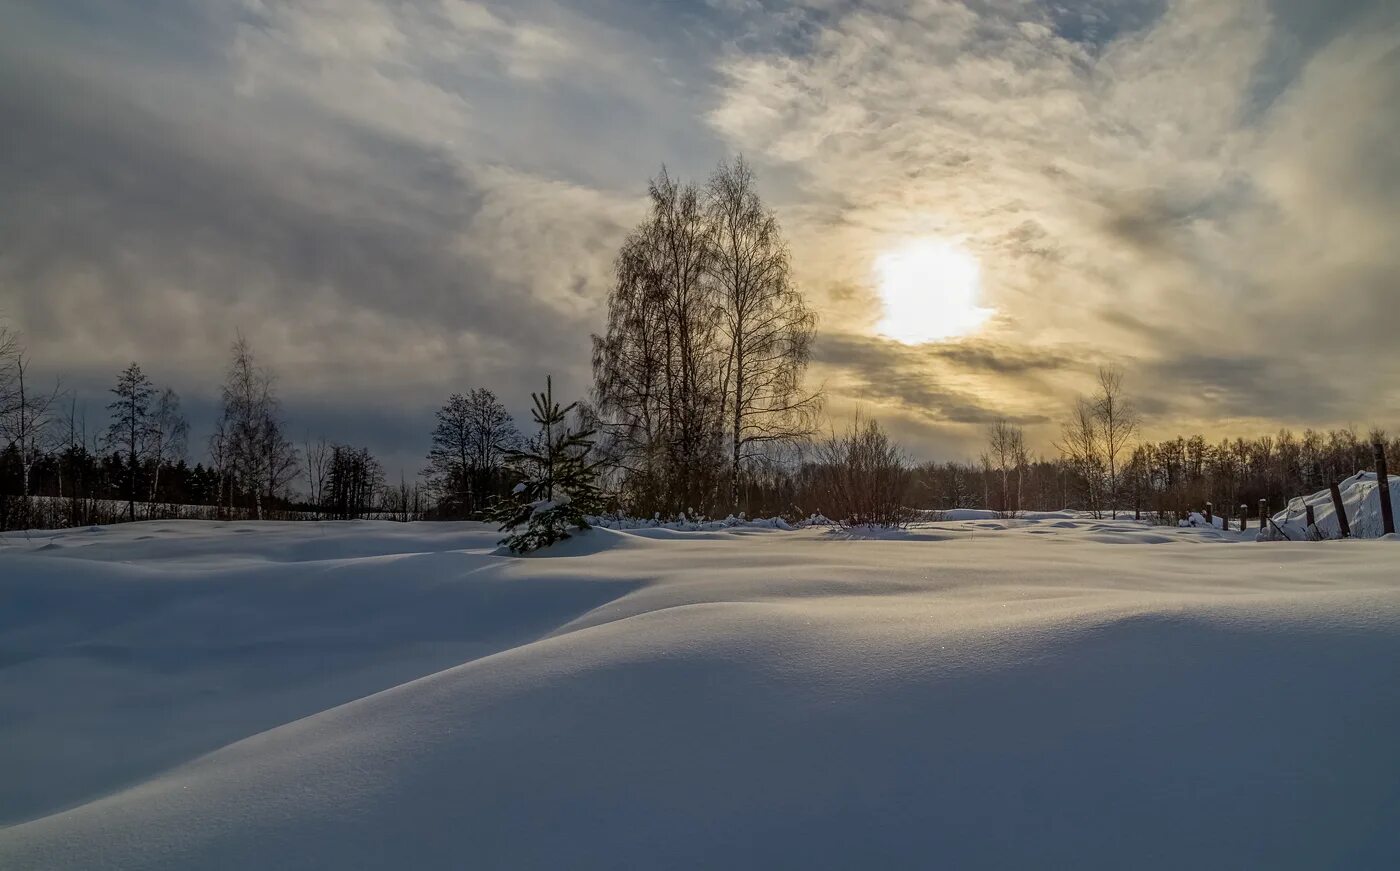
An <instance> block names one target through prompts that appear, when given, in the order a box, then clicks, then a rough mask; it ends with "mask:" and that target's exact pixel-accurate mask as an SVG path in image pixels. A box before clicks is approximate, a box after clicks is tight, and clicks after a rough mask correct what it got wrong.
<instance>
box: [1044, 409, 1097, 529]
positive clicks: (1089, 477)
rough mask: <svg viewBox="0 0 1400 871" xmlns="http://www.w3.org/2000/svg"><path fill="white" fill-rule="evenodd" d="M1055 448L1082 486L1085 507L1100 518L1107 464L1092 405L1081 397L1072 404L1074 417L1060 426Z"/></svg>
mask: <svg viewBox="0 0 1400 871" xmlns="http://www.w3.org/2000/svg"><path fill="white" fill-rule="evenodd" d="M1056 447H1058V448H1059V450H1060V454H1061V455H1062V456H1063V457H1064V458H1065V460H1066V461H1067V462H1068V463H1069V464H1070V467H1071V468H1072V469H1073V470H1074V472H1075V474H1076V476H1077V477H1078V478H1079V479H1080V480H1081V482H1082V483H1083V486H1084V491H1085V492H1084V497H1085V505H1086V506H1087V507H1088V509H1089V511H1090V513H1091V514H1093V516H1094V517H1102V516H1103V507H1102V498H1103V487H1104V475H1105V473H1106V471H1107V468H1108V462H1107V460H1106V459H1105V458H1104V450H1103V439H1102V437H1101V430H1100V427H1099V421H1098V412H1097V409H1096V408H1095V406H1094V403H1092V402H1090V401H1089V400H1087V399H1083V398H1080V399H1079V400H1077V401H1076V402H1075V404H1074V412H1073V416H1072V417H1071V418H1070V419H1069V421H1067V422H1066V423H1065V424H1064V426H1063V427H1062V429H1061V433H1060V441H1059V442H1057V443H1056Z"/></svg>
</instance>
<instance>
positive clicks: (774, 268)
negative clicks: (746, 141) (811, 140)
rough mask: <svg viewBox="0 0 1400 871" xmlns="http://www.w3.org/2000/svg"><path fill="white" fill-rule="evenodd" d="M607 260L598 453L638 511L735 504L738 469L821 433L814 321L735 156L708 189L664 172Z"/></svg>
mask: <svg viewBox="0 0 1400 871" xmlns="http://www.w3.org/2000/svg"><path fill="white" fill-rule="evenodd" d="M649 192H650V196H651V205H652V208H651V213H650V215H649V216H648V218H647V219H646V220H645V221H644V222H643V223H642V224H640V225H639V226H638V227H637V228H636V229H635V230H634V231H633V232H632V234H631V235H629V236H628V238H627V240H626V242H625V243H624V244H623V246H622V249H621V251H620V252H619V253H618V257H617V260H616V262H615V272H616V279H617V280H616V284H615V285H614V288H613V291H612V293H611V294H610V296H609V299H608V328H607V334H606V336H603V337H597V336H595V337H594V353H593V373H594V381H595V396H596V398H597V403H598V412H599V416H600V419H601V423H602V431H603V433H604V438H603V439H602V441H603V444H602V445H601V446H600V452H601V453H602V454H603V455H604V456H606V457H609V458H611V459H613V460H614V461H615V462H616V463H617V464H618V466H619V467H620V468H621V469H622V471H623V482H622V483H623V487H622V489H623V496H624V501H625V502H626V503H627V504H628V505H629V507H630V508H632V509H633V510H639V511H643V512H649V511H652V510H661V511H667V512H674V511H677V510H681V511H686V510H694V509H699V510H702V511H704V510H708V509H711V508H717V507H720V506H728V507H729V508H730V509H731V510H737V508H738V507H739V506H738V501H739V493H740V487H741V479H742V477H743V475H744V472H745V466H746V464H749V463H751V462H752V461H754V460H756V459H757V458H759V457H761V456H762V455H763V454H764V452H765V451H767V450H769V449H770V448H771V449H774V450H777V449H780V448H781V447H782V445H783V443H785V442H789V443H790V442H793V441H795V440H801V439H804V438H806V437H807V436H809V435H810V434H811V433H812V432H813V431H814V428H815V417H816V414H817V412H818V410H819V396H818V395H816V394H806V393H804V392H803V391H802V376H803V374H804V372H805V370H806V366H807V361H808V356H809V352H810V346H811V340H812V336H813V330H814V327H815V320H814V317H813V315H812V313H811V312H810V311H809V310H808V309H807V307H806V305H805V304H804V303H803V300H802V297H801V295H800V294H799V293H798V291H797V290H796V288H795V287H794V286H793V284H792V281H791V277H790V274H789V258H788V250H787V246H786V244H785V243H784V241H783V238H782V234H781V230H780V228H779V226H778V222H777V220H776V218H775V217H774V216H773V214H772V213H771V212H769V211H768V210H766V209H765V208H764V207H763V204H762V201H761V200H760V199H759V197H758V194H757V192H756V190H755V187H754V182H753V174H752V172H751V171H750V169H749V167H748V166H747V165H746V164H745V163H743V161H742V160H740V161H738V162H736V163H735V164H733V165H724V164H722V165H721V166H720V167H719V168H718V170H717V171H716V172H715V174H714V176H713V177H712V178H711V179H710V181H709V184H708V185H707V186H706V188H705V189H704V190H703V191H702V190H701V189H700V188H698V187H696V186H695V185H693V184H682V183H680V182H678V181H677V180H675V179H673V178H672V177H671V176H670V175H668V174H667V173H666V171H665V170H664V169H663V170H662V172H661V174H660V175H659V176H658V177H657V178H656V179H654V180H653V181H652V183H651V187H650V191H649Z"/></svg>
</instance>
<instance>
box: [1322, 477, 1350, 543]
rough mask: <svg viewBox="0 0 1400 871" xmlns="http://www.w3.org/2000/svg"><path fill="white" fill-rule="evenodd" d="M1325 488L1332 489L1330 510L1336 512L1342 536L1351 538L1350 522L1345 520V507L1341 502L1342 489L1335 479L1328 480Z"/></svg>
mask: <svg viewBox="0 0 1400 871" xmlns="http://www.w3.org/2000/svg"><path fill="white" fill-rule="evenodd" d="M1327 489H1328V490H1331V491H1332V510H1333V511H1335V512H1336V513H1337V525H1338V526H1340V527H1341V528H1342V538H1351V522H1350V521H1348V520H1347V507H1346V506H1345V505H1343V504H1342V490H1341V488H1340V487H1338V486H1337V482H1336V480H1331V481H1328V482H1327Z"/></svg>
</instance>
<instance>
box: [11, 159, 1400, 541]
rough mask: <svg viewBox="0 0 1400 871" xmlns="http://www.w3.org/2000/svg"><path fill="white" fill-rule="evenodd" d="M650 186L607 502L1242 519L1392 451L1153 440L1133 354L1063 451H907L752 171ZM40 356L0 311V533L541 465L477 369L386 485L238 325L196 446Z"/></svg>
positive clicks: (278, 511) (779, 511)
mask: <svg viewBox="0 0 1400 871" xmlns="http://www.w3.org/2000/svg"><path fill="white" fill-rule="evenodd" d="M648 192H649V197H650V211H649V214H648V216H647V218H646V219H645V220H644V221H643V222H642V223H641V224H639V225H638V226H637V227H636V228H635V229H634V230H633V231H632V233H631V234H630V235H629V236H628V237H627V238H626V240H625V241H624V243H623V244H622V246H621V249H620V250H619V252H618V254H617V257H616V260H615V268H614V274H615V281H614V284H613V287H612V289H611V291H610V293H609V298H608V319H607V323H606V328H605V330H604V332H603V334H601V335H595V336H593V337H592V355H593V376H594V388H593V391H592V394H591V395H590V396H589V397H587V398H586V400H583V401H580V402H578V403H577V404H575V405H574V406H573V407H572V410H571V411H570V412H569V417H570V420H569V422H568V427H569V431H570V432H571V433H575V434H579V435H580V436H586V438H582V437H581V438H580V439H579V440H578V442H577V443H578V444H579V445H585V446H586V447H585V448H580V450H584V449H586V450H587V452H588V453H589V456H590V459H589V463H588V468H589V469H590V474H592V475H596V479H597V480H596V484H597V487H598V491H599V492H600V493H601V494H602V504H603V505H604V506H605V510H608V511H611V512H613V513H616V514H621V515H627V516H632V517H660V518H667V519H670V518H676V517H680V516H685V517H689V518H699V517H712V518H713V517H724V516H726V515H730V514H733V515H740V514H744V515H747V516H751V517H755V516H784V517H788V518H790V519H797V518H803V517H808V516H810V515H822V516H825V517H827V518H830V519H832V520H834V521H836V522H842V523H852V524H854V523H874V524H899V523H903V522H907V521H908V520H909V519H911V518H913V517H915V516H917V514H918V512H919V511H920V510H923V511H940V510H949V509H956V508H983V509H989V510H992V511H995V512H997V513H999V514H1001V515H1004V516H1014V515H1015V514H1018V513H1020V512H1023V511H1028V510H1056V509H1061V508H1071V509H1079V510H1085V511H1089V512H1092V513H1094V514H1095V515H1096V516H1108V515H1120V516H1121V515H1122V514H1124V513H1129V514H1131V515H1132V516H1136V517H1141V518H1144V519H1148V520H1150V521H1153V522H1159V523H1173V522H1175V521H1176V520H1177V519H1178V518H1179V517H1181V516H1182V513H1183V512H1185V511H1188V510H1198V509H1200V508H1202V507H1203V506H1204V505H1205V504H1206V503H1207V502H1210V503H1213V505H1214V506H1215V508H1216V512H1217V513H1220V514H1227V515H1230V516H1237V512H1239V511H1240V510H1241V509H1240V507H1239V506H1248V509H1247V510H1248V511H1250V512H1253V511H1255V510H1256V506H1257V505H1258V504H1259V501H1260V500H1265V501H1266V503H1267V504H1268V505H1269V506H1271V507H1272V508H1274V509H1277V508H1281V507H1282V506H1283V505H1284V504H1285V503H1286V501H1287V500H1288V499H1289V498H1290V497H1293V496H1297V495H1299V494H1302V493H1308V492H1312V491H1315V490H1317V489H1320V488H1322V487H1325V486H1326V485H1327V483H1328V482H1330V481H1336V480H1340V479H1341V478H1344V477H1346V476H1348V475H1350V474H1352V473H1353V472H1355V471H1357V470H1360V469H1363V468H1371V466H1372V456H1373V443H1376V442H1380V443H1383V444H1385V445H1386V447H1387V449H1388V452H1389V453H1390V455H1391V456H1392V457H1395V456H1400V438H1388V437H1387V436H1386V434H1385V433H1384V432H1381V431H1372V432H1369V433H1366V434H1365V435H1364V436H1363V435H1362V434H1361V433H1358V432H1357V431H1355V430H1354V429H1350V428H1347V429H1334V430H1328V431H1326V432H1317V431H1314V430H1305V431H1303V432H1302V433H1301V434H1295V433H1293V432H1291V431H1289V430H1286V429H1284V430H1280V431H1279V432H1278V433H1276V434H1272V435H1265V436H1251V437H1247V438H1245V437H1240V438H1234V439H1226V440H1222V441H1218V442H1211V441H1208V440H1207V439H1205V438H1204V437H1202V436H1199V435H1195V436H1184V437H1179V438H1176V439H1174V440H1170V441H1162V442H1148V441H1144V440H1142V439H1141V438H1140V428H1141V426H1140V420H1139V417H1138V415H1137V413H1136V412H1135V410H1134V408H1133V403H1132V401H1131V394H1130V391H1129V390H1128V389H1126V387H1125V377H1124V373H1123V372H1122V371H1120V370H1119V369H1116V368H1113V367H1107V366H1106V367H1103V368H1102V369H1100V371H1099V378H1098V385H1097V390H1096V392H1095V393H1094V394H1093V395H1091V396H1086V397H1083V398H1081V399H1079V400H1078V401H1077V402H1076V403H1075V404H1074V405H1073V406H1072V407H1071V408H1069V409H1066V413H1065V418H1064V422H1063V424H1062V426H1061V430H1060V437H1059V438H1058V439H1057V440H1056V442H1055V455H1054V456H1049V457H1045V456H1032V455H1031V454H1030V452H1029V451H1028V450H1027V448H1026V440H1025V434H1024V431H1023V430H1022V429H1021V428H1020V427H1018V426H1015V425H1013V424H1010V423H1007V422H1005V421H999V422H996V423H993V424H992V425H990V426H989V427H988V428H987V432H986V448H985V450H984V452H983V453H982V454H981V456H980V457H979V458H978V459H977V460H976V461H975V462H930V463H924V464H914V463H912V462H911V461H910V460H909V459H908V455H907V453H906V452H905V451H904V450H903V449H902V448H901V447H900V446H899V445H897V444H895V443H894V442H893V441H891V439H890V438H889V437H888V435H887V434H886V433H885V431H884V430H883V429H882V428H881V426H880V424H879V422H878V421H876V420H873V419H870V418H857V419H856V420H854V421H852V422H851V423H849V424H848V425H847V426H846V427H845V429H843V430H841V431H830V430H826V429H825V426H824V419H823V414H822V411H823V397H822V395H821V392H820V391H819V390H813V389H810V388H808V387H807V386H806V384H805V381H804V375H805V373H806V369H807V364H808V360H809V355H810V349H811V346H812V343H813V341H814V340H815V337H816V329H817V323H816V318H815V315H814V314H813V313H812V311H811V310H810V309H809V308H808V307H807V304H806V302H805V300H804V298H803V296H802V293H801V292H800V290H799V289H798V288H797V287H796V286H795V285H794V283H793V282H792V279H791V275H790V272H791V270H790V260H789V252H788V247H787V244H786V241H785V239H784V238H783V235H782V231H781V228H780V226H779V224H778V221H777V218H776V217H775V215H774V214H773V213H772V212H771V211H770V210H769V209H767V208H766V207H765V206H764V205H763V203H762V201H761V199H760V197H759V195H758V193H757V191H756V188H755V184H754V177H753V174H752V172H751V171H750V169H749V167H748V166H747V165H746V164H745V163H744V162H743V161H742V160H738V161H736V162H734V163H725V164H721V165H720V166H719V167H718V168H717V170H716V171H715V172H714V174H713V175H712V176H711V177H710V178H709V179H708V180H707V181H706V182H705V183H703V184H697V183H688V182H683V181H680V180H677V179H675V178H673V177H671V176H670V175H669V174H667V173H666V172H665V171H664V170H663V171H662V173H661V174H660V175H658V176H657V177H656V178H655V179H653V180H652V182H651V184H650V186H649V191H648ZM30 366H31V358H30V355H29V351H28V349H27V348H26V347H25V345H24V343H23V340H22V336H21V335H20V334H19V333H18V332H17V331H16V330H15V329H13V328H11V327H9V326H6V325H4V324H2V323H0V529H26V528H54V527H65V526H85V525H90V524H98V523H112V522H118V521H122V520H146V519H165V518H205V519H358V518H382V519H394V520H414V519H444V520H448V519H483V518H485V517H487V516H488V514H489V513H490V512H491V510H492V508H493V505H495V504H496V503H497V502H498V500H501V499H503V498H504V497H506V496H507V495H508V494H510V493H511V492H512V491H513V490H515V489H517V487H518V485H519V484H520V482H521V481H523V480H525V479H527V478H530V477H531V476H532V475H533V474H535V473H536V471H537V470H533V469H531V468H529V464H530V463H532V462H540V460H539V459H538V457H540V456H542V455H541V454H540V452H539V451H538V450H537V448H538V446H539V445H541V444H542V443H543V440H544V439H546V438H548V435H547V434H545V433H541V432H521V430H520V427H519V426H518V425H517V422H516V421H515V420H514V419H513V418H512V417H511V415H510V414H509V413H508V412H507V410H506V408H505V406H504V405H503V403H502V402H501V401H500V399H499V398H498V397H497V396H496V395H495V394H494V393H493V392H492V391H491V390H490V389H488V388H487V387H484V386H473V387H468V388H464V389H463V390H462V392H460V393H454V394H453V395H451V396H450V397H448V398H447V399H446V401H445V402H444V404H443V405H442V407H441V408H440V409H439V410H438V412H437V418H436V425H435V426H434V428H433V430H432V431H431V432H430V433H425V434H424V436H425V443H427V444H430V448H429V450H428V451H427V453H426V456H425V460H424V467H423V469H422V472H421V474H420V476H419V477H418V478H417V479H415V480H412V481H409V480H400V481H397V482H395V481H392V480H388V479H387V477H386V475H385V473H384V470H383V468H382V466H381V464H380V463H379V461H378V460H377V459H376V458H375V457H374V456H373V455H372V453H371V452H370V451H369V450H368V449H367V448H365V447H363V446H357V445H353V444H350V443H347V442H345V441H342V440H338V439H336V438H334V437H333V436H325V437H318V438H315V439H313V440H304V441H302V442H301V443H297V442H296V441H294V440H293V439H292V438H291V436H290V435H289V434H288V432H287V425H286V420H285V413H284V409H283V405H282V402H281V399H280V395H279V391H278V378H277V375H276V373H274V372H273V371H271V370H270V369H269V368H268V367H267V366H265V365H262V364H261V363H260V362H259V361H258V359H257V358H256V356H255V354H254V351H253V347H252V345H251V343H250V342H249V341H248V340H247V339H246V338H245V337H243V336H241V335H240V336H239V337H238V338H237V339H236V341H235V342H234V343H233V346H232V348H231V352H230V357H229V363H228V368H227V371H226V376H225V379H224V383H223V384H222V386H221V388H220V400H221V401H220V413H219V416H218V418H217V420H216V422H215V424H214V428H213V432H211V433H209V434H208V436H207V437H206V438H204V439H202V440H200V441H199V442H197V443H195V444H193V445H192V444H191V440H190V431H189V426H188V423H187V422H186V420H185V417H184V415H183V413H182V411H181V405H180V397H179V396H178V395H177V394H176V393H175V391H174V390H172V389H170V388H168V387H162V386H160V385H157V384H156V383H154V382H153V381H152V380H151V378H150V377H149V376H148V375H147V374H146V373H145V372H144V371H143V370H142V368H141V367H140V365H139V364H138V363H136V362H133V363H131V364H130V365H129V366H128V367H126V368H125V369H124V370H123V371H122V372H120V373H118V374H116V376H115V378H114V381H113V385H112V387H111V390H110V392H109V394H108V396H107V400H108V402H107V406H106V415H105V417H104V419H103V420H101V421H89V420H88V419H87V418H86V415H85V414H84V413H83V412H82V411H81V406H80V403H79V401H78V398H77V397H76V396H74V395H72V394H71V393H69V392H66V391H64V390H62V389H60V388H59V387H58V386H55V385H48V386H44V385H36V384H35V383H34V381H33V378H32V375H31V372H30ZM823 433H825V434H823ZM192 454H194V455H196V456H197V459H196V461H195V462H194V463H193V464H191V455H192ZM532 458H535V459H532Z"/></svg>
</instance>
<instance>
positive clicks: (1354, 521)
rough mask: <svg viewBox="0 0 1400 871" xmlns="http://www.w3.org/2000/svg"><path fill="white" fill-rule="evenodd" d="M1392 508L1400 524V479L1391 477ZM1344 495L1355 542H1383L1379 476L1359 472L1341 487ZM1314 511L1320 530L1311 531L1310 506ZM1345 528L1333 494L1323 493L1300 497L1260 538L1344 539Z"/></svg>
mask: <svg viewBox="0 0 1400 871" xmlns="http://www.w3.org/2000/svg"><path fill="white" fill-rule="evenodd" d="M1387 484H1389V489H1390V504H1391V508H1392V510H1393V511H1395V512H1396V517H1397V521H1400V478H1397V477H1395V476H1389V480H1388V481H1387ZM1337 488H1338V489H1339V490H1340V491H1341V494H1342V506H1343V507H1344V508H1345V510H1346V513H1347V521H1348V522H1349V523H1350V524H1351V534H1352V536H1353V537H1355V538H1380V537H1382V535H1383V532H1384V530H1383V527H1382V524H1381V497H1380V482H1379V481H1378V480H1377V478H1376V473H1375V472H1357V473H1356V474H1355V475H1352V476H1351V477H1350V478H1347V479H1346V480H1345V481H1342V482H1341V483H1340V484H1338V485H1337ZM1309 505H1311V506H1312V508H1313V517H1314V518H1315V521H1316V530H1315V531H1310V530H1309V529H1308V528H1307V527H1308V524H1307V506H1309ZM1341 537H1342V526H1341V523H1340V521H1339V520H1338V519H1337V512H1336V509H1335V507H1334V506H1333V503H1332V492H1331V491H1330V490H1319V491H1317V492H1316V493H1312V494H1310V495H1308V496H1297V497H1294V498H1293V499H1290V500H1289V501H1288V507H1287V508H1285V509H1284V510H1283V511H1280V512H1279V513H1277V514H1275V515H1274V516H1273V523H1272V524H1271V525H1270V526H1269V527H1268V528H1267V529H1265V530H1262V531H1261V532H1260V534H1259V540H1260V541H1283V540H1288V541H1308V540H1315V539H1318V538H1341Z"/></svg>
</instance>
